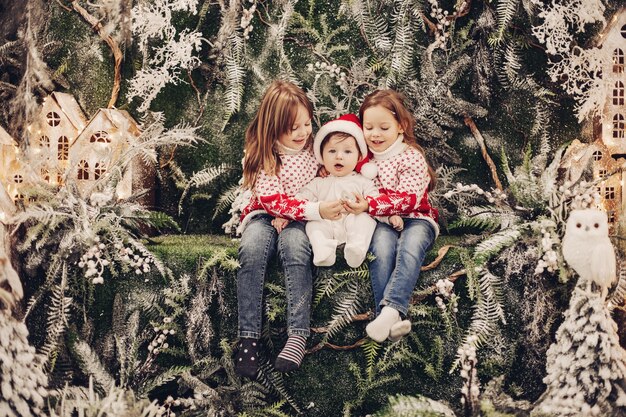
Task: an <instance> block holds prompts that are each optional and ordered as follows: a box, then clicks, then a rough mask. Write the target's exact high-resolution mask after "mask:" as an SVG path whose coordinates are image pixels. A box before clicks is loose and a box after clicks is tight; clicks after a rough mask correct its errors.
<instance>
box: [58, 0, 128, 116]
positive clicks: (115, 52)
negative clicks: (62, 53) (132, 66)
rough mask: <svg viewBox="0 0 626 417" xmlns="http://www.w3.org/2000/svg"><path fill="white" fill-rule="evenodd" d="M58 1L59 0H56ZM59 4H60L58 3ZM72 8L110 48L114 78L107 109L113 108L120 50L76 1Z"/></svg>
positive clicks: (120, 68)
mask: <svg viewBox="0 0 626 417" xmlns="http://www.w3.org/2000/svg"><path fill="white" fill-rule="evenodd" d="M57 1H59V0H57ZM59 4H60V3H59ZM72 8H73V9H74V10H75V11H76V12H77V13H78V14H79V15H81V17H82V18H83V19H85V20H86V21H87V23H89V24H90V25H91V27H92V28H93V30H95V31H96V32H98V35H100V37H101V38H102V40H104V41H105V42H106V44H107V45H109V48H111V52H113V59H114V61H115V62H114V77H113V89H112V91H111V99H110V100H109V104H108V105H107V108H109V109H110V108H113V107H115V102H116V101H117V97H118V96H119V93H120V85H121V83H122V57H123V55H122V50H121V49H120V47H119V45H118V44H117V42H116V41H115V40H114V39H113V38H112V37H111V36H110V35H107V34H105V33H104V30H103V27H102V23H101V22H100V21H99V20H98V19H96V18H95V17H93V16H92V15H90V14H89V12H88V11H87V10H85V9H84V8H83V7H82V6H81V5H80V4H78V0H72Z"/></svg>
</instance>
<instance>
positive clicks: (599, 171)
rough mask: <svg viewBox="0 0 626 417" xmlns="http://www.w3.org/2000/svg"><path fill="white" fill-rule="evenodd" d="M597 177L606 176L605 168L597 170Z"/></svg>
mask: <svg viewBox="0 0 626 417" xmlns="http://www.w3.org/2000/svg"><path fill="white" fill-rule="evenodd" d="M598 177H599V178H604V177H606V169H599V170H598Z"/></svg>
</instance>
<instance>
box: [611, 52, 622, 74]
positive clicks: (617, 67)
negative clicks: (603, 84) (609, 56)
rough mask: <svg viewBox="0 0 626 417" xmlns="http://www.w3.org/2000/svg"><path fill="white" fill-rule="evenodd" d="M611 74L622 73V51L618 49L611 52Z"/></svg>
mask: <svg viewBox="0 0 626 417" xmlns="http://www.w3.org/2000/svg"><path fill="white" fill-rule="evenodd" d="M613 72H615V73H617V74H621V73H623V72H624V51H622V50H621V49H620V48H617V49H616V50H615V51H613Z"/></svg>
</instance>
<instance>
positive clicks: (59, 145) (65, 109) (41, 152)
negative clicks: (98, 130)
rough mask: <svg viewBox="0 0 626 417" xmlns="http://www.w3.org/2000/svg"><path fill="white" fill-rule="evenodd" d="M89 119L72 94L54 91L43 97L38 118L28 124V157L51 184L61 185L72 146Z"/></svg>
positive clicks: (43, 177) (35, 168)
mask: <svg viewBox="0 0 626 417" xmlns="http://www.w3.org/2000/svg"><path fill="white" fill-rule="evenodd" d="M86 124H87V119H86V117H85V115H84V113H83V111H82V110H81V109H80V106H79V105H78V103H77V102H76V100H75V99H74V97H72V96H71V95H70V94H66V93H59V92H54V93H52V94H50V95H49V96H48V97H46V98H45V99H44V102H43V104H42V106H41V111H40V114H39V117H38V118H37V120H36V121H35V122H34V123H33V124H32V125H31V126H28V134H29V142H28V144H29V152H30V155H29V159H30V160H31V162H32V164H33V169H34V170H36V171H38V172H39V174H40V177H41V178H42V179H43V180H44V181H46V182H48V183H50V184H62V183H63V175H64V174H65V171H66V170H67V168H68V161H69V149H70V146H71V145H72V143H73V142H74V141H75V140H76V138H77V137H78V134H79V133H80V132H81V131H82V130H83V129H84V128H85V126H86Z"/></svg>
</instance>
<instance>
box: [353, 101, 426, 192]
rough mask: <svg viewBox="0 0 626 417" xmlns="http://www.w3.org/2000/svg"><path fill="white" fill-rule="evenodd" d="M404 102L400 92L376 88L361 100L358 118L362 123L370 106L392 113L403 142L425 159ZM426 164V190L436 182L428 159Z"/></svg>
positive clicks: (413, 123)
mask: <svg viewBox="0 0 626 417" xmlns="http://www.w3.org/2000/svg"><path fill="white" fill-rule="evenodd" d="M405 103H406V98H405V97H404V95H403V94H402V93H399V92H397V91H395V90H376V91H374V92H372V93H370V94H368V95H367V96H366V97H365V99H364V100H363V103H362V104H361V107H360V108H359V119H360V120H361V123H363V113H365V110H367V109H369V108H370V107H376V106H381V107H384V108H385V109H387V110H389V111H390V112H391V113H392V114H393V115H394V117H395V119H396V121H397V122H398V124H400V126H401V127H402V130H404V133H403V135H404V142H406V144H407V145H409V146H412V147H414V148H415V149H417V150H418V151H419V152H420V153H421V154H422V155H424V159H426V153H425V152H424V148H422V147H421V146H420V145H419V144H418V143H417V140H416V139H415V118H414V117H413V115H412V114H411V112H410V111H409V109H407V107H406V105H405ZM426 166H427V167H428V175H429V176H430V183H429V184H428V190H429V191H430V190H432V189H433V188H435V185H436V184H437V174H436V173H435V170H434V169H433V168H432V167H431V166H430V164H429V163H428V161H426Z"/></svg>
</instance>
